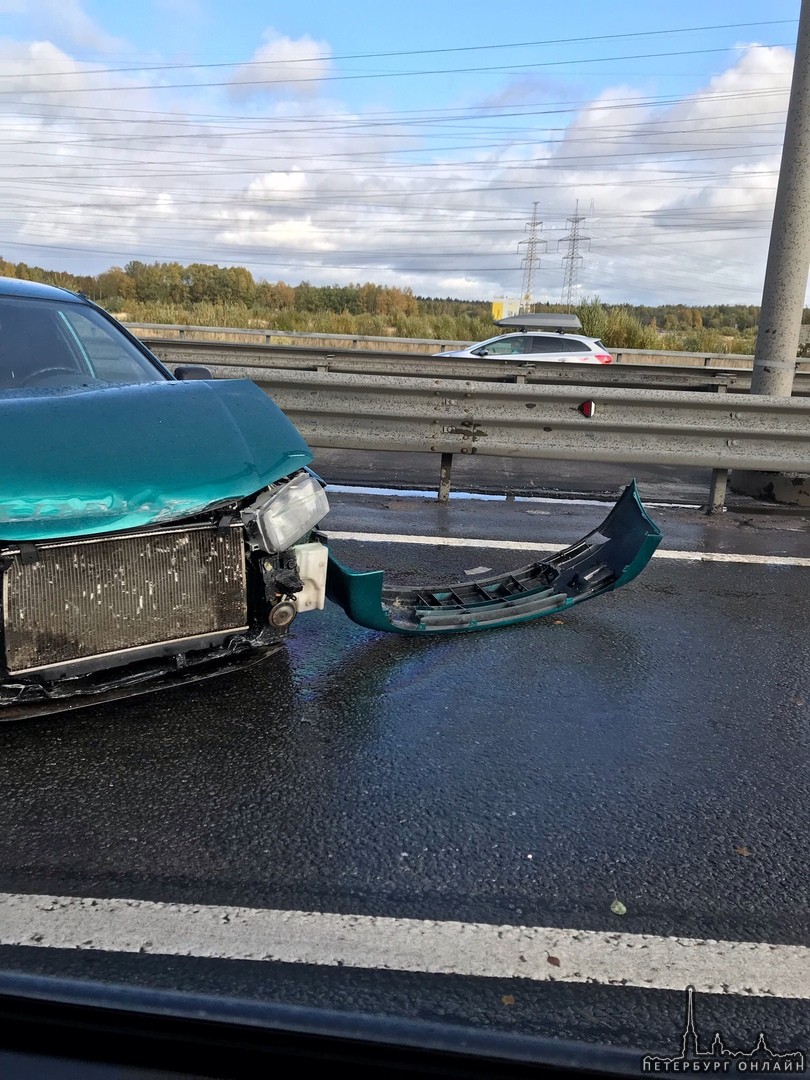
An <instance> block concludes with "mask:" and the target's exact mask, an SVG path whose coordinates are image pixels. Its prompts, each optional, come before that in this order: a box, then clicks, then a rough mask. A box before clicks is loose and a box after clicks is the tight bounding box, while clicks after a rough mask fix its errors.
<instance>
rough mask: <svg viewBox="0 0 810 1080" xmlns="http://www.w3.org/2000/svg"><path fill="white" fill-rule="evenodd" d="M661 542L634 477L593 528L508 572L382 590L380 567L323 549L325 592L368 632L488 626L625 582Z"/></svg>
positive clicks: (551, 610)
mask: <svg viewBox="0 0 810 1080" xmlns="http://www.w3.org/2000/svg"><path fill="white" fill-rule="evenodd" d="M660 542H661V531H660V529H659V528H658V526H657V525H656V524H655V522H654V521H652V520H651V519H650V517H649V516H648V514H647V511H646V510H645V509H644V507H643V505H642V503H641V499H640V498H639V495H638V490H637V488H636V482H635V480H634V481H633V482H632V483H631V484H629V485H628V486H627V487H626V488H625V490H624V492H623V493H622V495H621V496H620V498H619V499H618V501H617V503H616V505H615V506H614V507H613V509H612V510H611V511H610V513H609V514H608V516H607V517H606V518H605V520H604V521H603V522H602V524H601V525H600V526H599V528H598V529H594V531H593V532H590V533H588V535H587V536H584V537H583V538H582V539H581V540H580V541H579V542H578V543H576V544H572V545H571V546H570V547H567V548H565V549H564V550H562V551H559V552H557V554H556V555H552V556H550V557H549V558H548V559H543V560H542V561H540V562H535V563H531V564H530V565H529V566H524V567H522V568H521V569H519V570H515V571H514V572H512V573H509V574H498V575H496V576H495V577H490V578H483V579H479V580H477V581H475V582H462V583H460V584H454V585H425V586H407V587H403V588H395V587H394V588H385V587H384V585H383V573H382V571H380V570H375V571H371V572H366V573H357V572H355V571H353V570H349V569H348V568H347V567H345V566H343V565H342V564H341V563H339V562H338V561H337V559H335V558H333V556H332V555H331V554H330V556H329V570H328V574H327V579H326V595H327V596H328V597H329V599H330V600H332V601H333V602H334V603H336V604H338V605H339V606H340V607H342V608H343V610H344V611H345V612H346V614H347V615H348V616H349V618H350V619H351V620H352V621H353V622H356V623H359V625H360V626H367V627H368V628H369V629H371V630H385V631H388V632H390V633H394V634H457V633H461V632H463V631H467V630H488V629H494V628H495V627H498V626H512V625H514V624H516V623H522V622H529V621H530V620H531V619H539V618H541V617H542V616H544V615H554V614H556V613H557V612H560V611H565V610H566V608H570V607H573V605H574V604H581V603H582V602H583V601H584V600H592V599H593V598H594V597H596V596H600V595H601V594H602V593H606V592H610V591H611V590H613V589H618V588H619V586H620V585H626V584H627V582H628V581H632V580H633V578H634V577H636V576H637V575H638V574H640V573H641V571H642V570H643V569H644V567H645V566H646V565H647V563H648V562H649V561H650V559H651V558H652V555H653V552H654V551H655V549H656V548H657V547H658V545H659V544H660ZM482 546H486V545H485V544H482Z"/></svg>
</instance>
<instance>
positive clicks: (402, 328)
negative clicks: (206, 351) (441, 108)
mask: <svg viewBox="0 0 810 1080" xmlns="http://www.w3.org/2000/svg"><path fill="white" fill-rule="evenodd" d="M0 276H4V277H13V278H22V279H26V280H29V281H40V282H43V283H45V284H51V285H58V286H61V287H62V288H67V289H71V290H72V291H74V292H81V293H83V294H84V295H85V296H88V297H89V298H90V299H92V300H94V301H95V302H96V303H98V304H100V305H101V306H102V307H104V308H106V309H107V310H109V311H112V312H114V313H117V314H119V315H124V316H125V317H126V318H127V319H129V320H130V321H132V322H164V323H190V324H194V323H196V324H198V325H221V326H267V327H270V328H274V329H278V330H302V331H306V330H309V331H311V332H320V333H348V334H355V333H356V334H367V335H379V336H382V335H386V334H388V335H392V336H397V337H422V338H442V339H446V340H468V341H469V340H480V339H482V338H485V337H489V336H491V335H492V334H493V333H494V332H496V328H495V327H494V326H493V323H492V318H491V305H490V302H489V301H488V300H462V299H459V298H454V297H426V296H415V295H414V294H413V292H412V290H411V289H409V288H397V287H394V286H387V285H376V284H373V283H372V282H365V283H362V284H361V283H356V284H348V285H313V284H311V283H310V282H308V281H302V282H300V283H299V284H298V285H290V284H288V283H286V282H284V281H276V282H270V281H257V280H256V279H255V278H254V277H253V275H252V274H251V272H250V271H249V270H248V269H247V268H246V267H243V266H217V265H212V264H209V263H191V264H189V265H187V266H184V265H183V264H181V263H179V262H153V263H145V262H140V261H137V260H133V261H132V262H128V263H126V265H125V266H123V267H119V266H113V267H111V268H110V269H108V270H105V271H103V272H102V273H100V274H97V275H80V274H70V273H67V272H65V271H62V270H47V269H44V268H42V267H39V266H28V265H27V264H26V263H11V262H9V261H7V260H5V259H3V258H0ZM535 310H536V311H549V312H551V311H562V310H565V308H564V307H562V305H557V304H536V305H535ZM576 310H577V311H578V312H579V314H580V319H581V320H582V323H583V327H584V328H585V331H586V333H591V334H592V336H594V337H602V338H603V339H604V340H605V343H606V344H608V345H609V346H613V347H617V348H618V347H621V348H659V349H661V348H664V349H666V348H671V349H680V348H694V349H695V350H702V349H705V350H708V351H712V352H723V351H726V352H748V351H751V350H752V348H753V344H754V340H755V336H756V326H757V320H758V317H759V308H758V307H757V306H756V305H752V304H710V305H699V306H690V305H685V304H658V305H640V304H607V303H602V302H601V301H599V300H598V299H595V298H589V299H587V300H584V301H582V302H581V303H580V304H579V305H578V306H577V309H576ZM804 321H805V322H807V323H810V308H806V309H805V312H804Z"/></svg>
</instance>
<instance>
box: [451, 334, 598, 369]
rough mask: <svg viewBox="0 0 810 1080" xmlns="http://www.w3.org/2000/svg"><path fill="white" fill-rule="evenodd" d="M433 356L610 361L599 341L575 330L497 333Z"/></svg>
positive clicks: (592, 362) (555, 360) (588, 362)
mask: <svg viewBox="0 0 810 1080" xmlns="http://www.w3.org/2000/svg"><path fill="white" fill-rule="evenodd" d="M433 355H434V356H469V357H484V356H486V357H490V356H492V357H501V356H502V357H510V356H520V357H523V358H524V359H525V360H531V361H545V362H551V363H554V364H612V363H613V357H612V356H611V355H610V353H609V352H608V351H607V349H606V348H605V346H604V345H603V344H602V342H601V341H597V339H596V338H589V337H580V336H579V335H578V334H561V333H545V334H544V333H539V332H537V331H529V332H525V333H519V334H501V336H500V337H494V338H488V339H487V340H486V341H479V342H478V344H477V345H470V346H469V348H466V349H456V350H454V351H453V352H440V353H434V354H433Z"/></svg>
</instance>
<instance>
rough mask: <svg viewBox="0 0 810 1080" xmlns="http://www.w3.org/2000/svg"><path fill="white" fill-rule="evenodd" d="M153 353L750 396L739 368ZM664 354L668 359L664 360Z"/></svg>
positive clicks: (163, 347)
mask: <svg viewBox="0 0 810 1080" xmlns="http://www.w3.org/2000/svg"><path fill="white" fill-rule="evenodd" d="M149 347H150V348H151V349H152V351H153V352H154V353H156V354H157V355H158V356H159V357H160V358H161V360H164V361H165V362H166V363H169V364H195V363H196V364H207V365H209V366H210V365H212V364H213V365H218V366H226V365H236V366H248V365H250V366H251V367H252V366H254V365H256V366H258V367H272V368H273V369H274V370H290V371H333V372H338V373H344V374H350V373H354V374H365V375H396V376H408V377H411V376H414V377H426V378H430V377H436V376H438V377H440V378H450V379H474V380H476V381H481V382H505V383H508V382H512V383H527V384H532V385H533V384H541V383H552V384H560V383H577V384H581V385H585V384H587V385H589V386H593V387H598V386H617V387H624V388H626V389H631V388H634V387H635V388H638V389H644V388H648V389H652V388H656V389H662V390H703V391H711V390H717V389H727V390H730V391H734V392H746V391H748V390H749V389H750V386H751V372H750V370H745V369H741V368H736V367H728V368H724V369H720V368H695V367H681V366H677V365H663V364H649V365H646V364H619V365H614V364H588V365H583V364H570V363H569V364H564V363H549V362H548V361H542V362H538V361H521V360H519V359H515V358H514V357H511V358H500V357H498V358H496V357H488V358H487V359H481V360H479V359H476V358H475V357H472V358H467V357H446V358H443V357H435V356H423V355H420V354H418V353H398V352H379V351H373V350H366V349H340V348H336V347H332V348H320V347H316V346H302V345H259V344H254V345H245V344H241V343H237V342H211V341H193V342H192V341H178V340H171V339H168V340H167V339H165V338H158V339H152V340H150V341H149ZM662 355H666V354H662ZM800 363H802V364H803V367H804V368H806V369H807V370H802V371H800V372H798V373H797V375H796V379H795V384H794V394H795V395H804V394H810V362H807V361H804V362H800Z"/></svg>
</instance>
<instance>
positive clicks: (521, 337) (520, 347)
mask: <svg viewBox="0 0 810 1080" xmlns="http://www.w3.org/2000/svg"><path fill="white" fill-rule="evenodd" d="M530 344H531V338H528V337H526V335H525V334H517V335H515V336H514V337H508V338H501V340H500V341H498V340H497V339H496V340H495V341H493V342H491V343H490V344H489V345H487V346H486V348H485V350H484V351H485V352H486V354H487V355H488V356H515V355H518V356H519V355H522V354H523V353H526V352H529V347H530Z"/></svg>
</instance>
